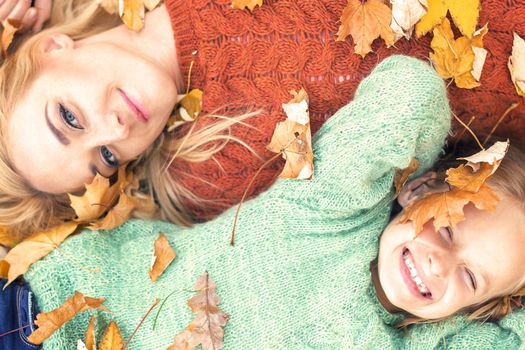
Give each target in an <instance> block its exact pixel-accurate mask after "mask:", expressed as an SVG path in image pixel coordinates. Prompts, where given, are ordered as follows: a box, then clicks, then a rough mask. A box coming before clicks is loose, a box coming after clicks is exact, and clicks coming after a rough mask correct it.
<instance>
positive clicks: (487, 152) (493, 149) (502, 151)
mask: <svg viewBox="0 0 525 350" xmlns="http://www.w3.org/2000/svg"><path fill="white" fill-rule="evenodd" d="M509 145H510V142H509V140H507V141H497V142H495V143H494V144H493V145H492V146H490V147H489V148H487V149H484V150H481V151H479V152H478V153H475V154H473V155H471V156H468V157H463V158H458V159H462V160H466V161H467V165H468V166H469V167H471V168H472V169H473V170H478V169H479V167H480V164H484V163H487V164H489V165H494V168H493V169H492V173H491V174H494V172H495V171H496V169H498V166H499V164H500V163H501V160H502V159H503V158H504V157H505V155H506V154H507V151H508V149H509Z"/></svg>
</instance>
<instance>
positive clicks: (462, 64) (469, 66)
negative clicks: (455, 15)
mask: <svg viewBox="0 0 525 350" xmlns="http://www.w3.org/2000/svg"><path fill="white" fill-rule="evenodd" d="M480 35H484V34H482V33H481V34H480ZM480 40H481V39H477V41H476V43H478V42H479V41H480ZM430 46H431V47H432V49H433V50H434V53H431V54H430V58H431V59H432V61H433V62H434V68H435V69H436V71H437V72H438V74H439V75H440V76H441V77H442V78H444V79H449V78H453V79H454V81H455V82H456V85H457V86H458V87H461V88H466V89H472V88H474V87H477V86H479V85H480V84H479V82H478V81H477V80H476V79H475V78H474V76H473V75H472V70H473V65H474V59H475V54H474V51H473V49H472V43H471V40H470V39H468V38H466V37H460V38H458V39H454V33H453V32H452V28H451V27H450V22H449V20H448V19H447V18H444V19H443V23H441V25H439V26H437V27H436V28H434V37H433V38H432V42H431V43H430ZM480 74H481V73H480Z"/></svg>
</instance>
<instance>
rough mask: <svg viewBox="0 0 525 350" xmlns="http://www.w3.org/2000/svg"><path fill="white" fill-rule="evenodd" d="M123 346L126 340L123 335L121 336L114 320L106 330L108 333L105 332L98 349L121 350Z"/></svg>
mask: <svg viewBox="0 0 525 350" xmlns="http://www.w3.org/2000/svg"><path fill="white" fill-rule="evenodd" d="M123 346H124V340H123V339H122V334H120V330H119V329H118V326H117V323H116V322H115V321H113V320H112V321H111V322H110V323H109V325H108V327H107V328H106V332H104V335H103V336H102V339H101V340H100V343H99V344H98V349H99V350H121V349H122V347H123Z"/></svg>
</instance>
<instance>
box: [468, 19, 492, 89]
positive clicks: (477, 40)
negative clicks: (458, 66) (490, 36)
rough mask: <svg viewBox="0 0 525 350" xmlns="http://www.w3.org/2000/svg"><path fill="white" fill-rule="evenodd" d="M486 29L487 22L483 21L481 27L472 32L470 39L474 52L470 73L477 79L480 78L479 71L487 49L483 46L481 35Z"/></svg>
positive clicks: (482, 35) (481, 68) (483, 34)
mask: <svg viewBox="0 0 525 350" xmlns="http://www.w3.org/2000/svg"><path fill="white" fill-rule="evenodd" d="M488 31H489V29H488V23H485V25H484V26H483V27H482V28H480V29H478V30H476V31H475V32H474V34H473V36H472V40H471V45H472V51H473V52H474V62H473V63H472V70H471V71H470V73H471V74H472V76H473V77H474V79H476V80H477V81H479V79H480V78H481V72H482V70H483V66H484V65H485V60H486V58H487V54H488V51H487V50H485V49H484V48H483V37H484V36H485V34H487V33H488Z"/></svg>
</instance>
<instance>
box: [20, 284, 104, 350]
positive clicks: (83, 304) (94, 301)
mask: <svg viewBox="0 0 525 350" xmlns="http://www.w3.org/2000/svg"><path fill="white" fill-rule="evenodd" d="M102 303H104V298H90V297H87V296H84V294H82V293H80V292H75V294H74V295H73V296H72V297H70V298H69V299H67V300H66V301H65V302H64V304H62V305H61V306H60V307H58V308H56V309H54V310H52V311H50V312H41V313H39V314H38V315H37V316H36V319H35V324H36V325H37V326H38V328H37V329H36V330H35V331H33V333H32V334H31V335H30V336H29V338H28V340H29V341H30V342H31V343H33V344H37V345H38V344H42V343H43V342H44V341H45V340H46V339H47V338H49V337H50V336H51V335H52V334H53V333H54V332H56V331H57V329H59V328H60V327H62V325H64V324H65V323H66V322H68V321H69V320H71V319H72V318H73V317H75V316H76V315H77V314H78V313H79V312H82V311H85V310H89V309H101V310H106V311H109V310H108V309H107V308H105V307H104V306H102Z"/></svg>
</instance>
